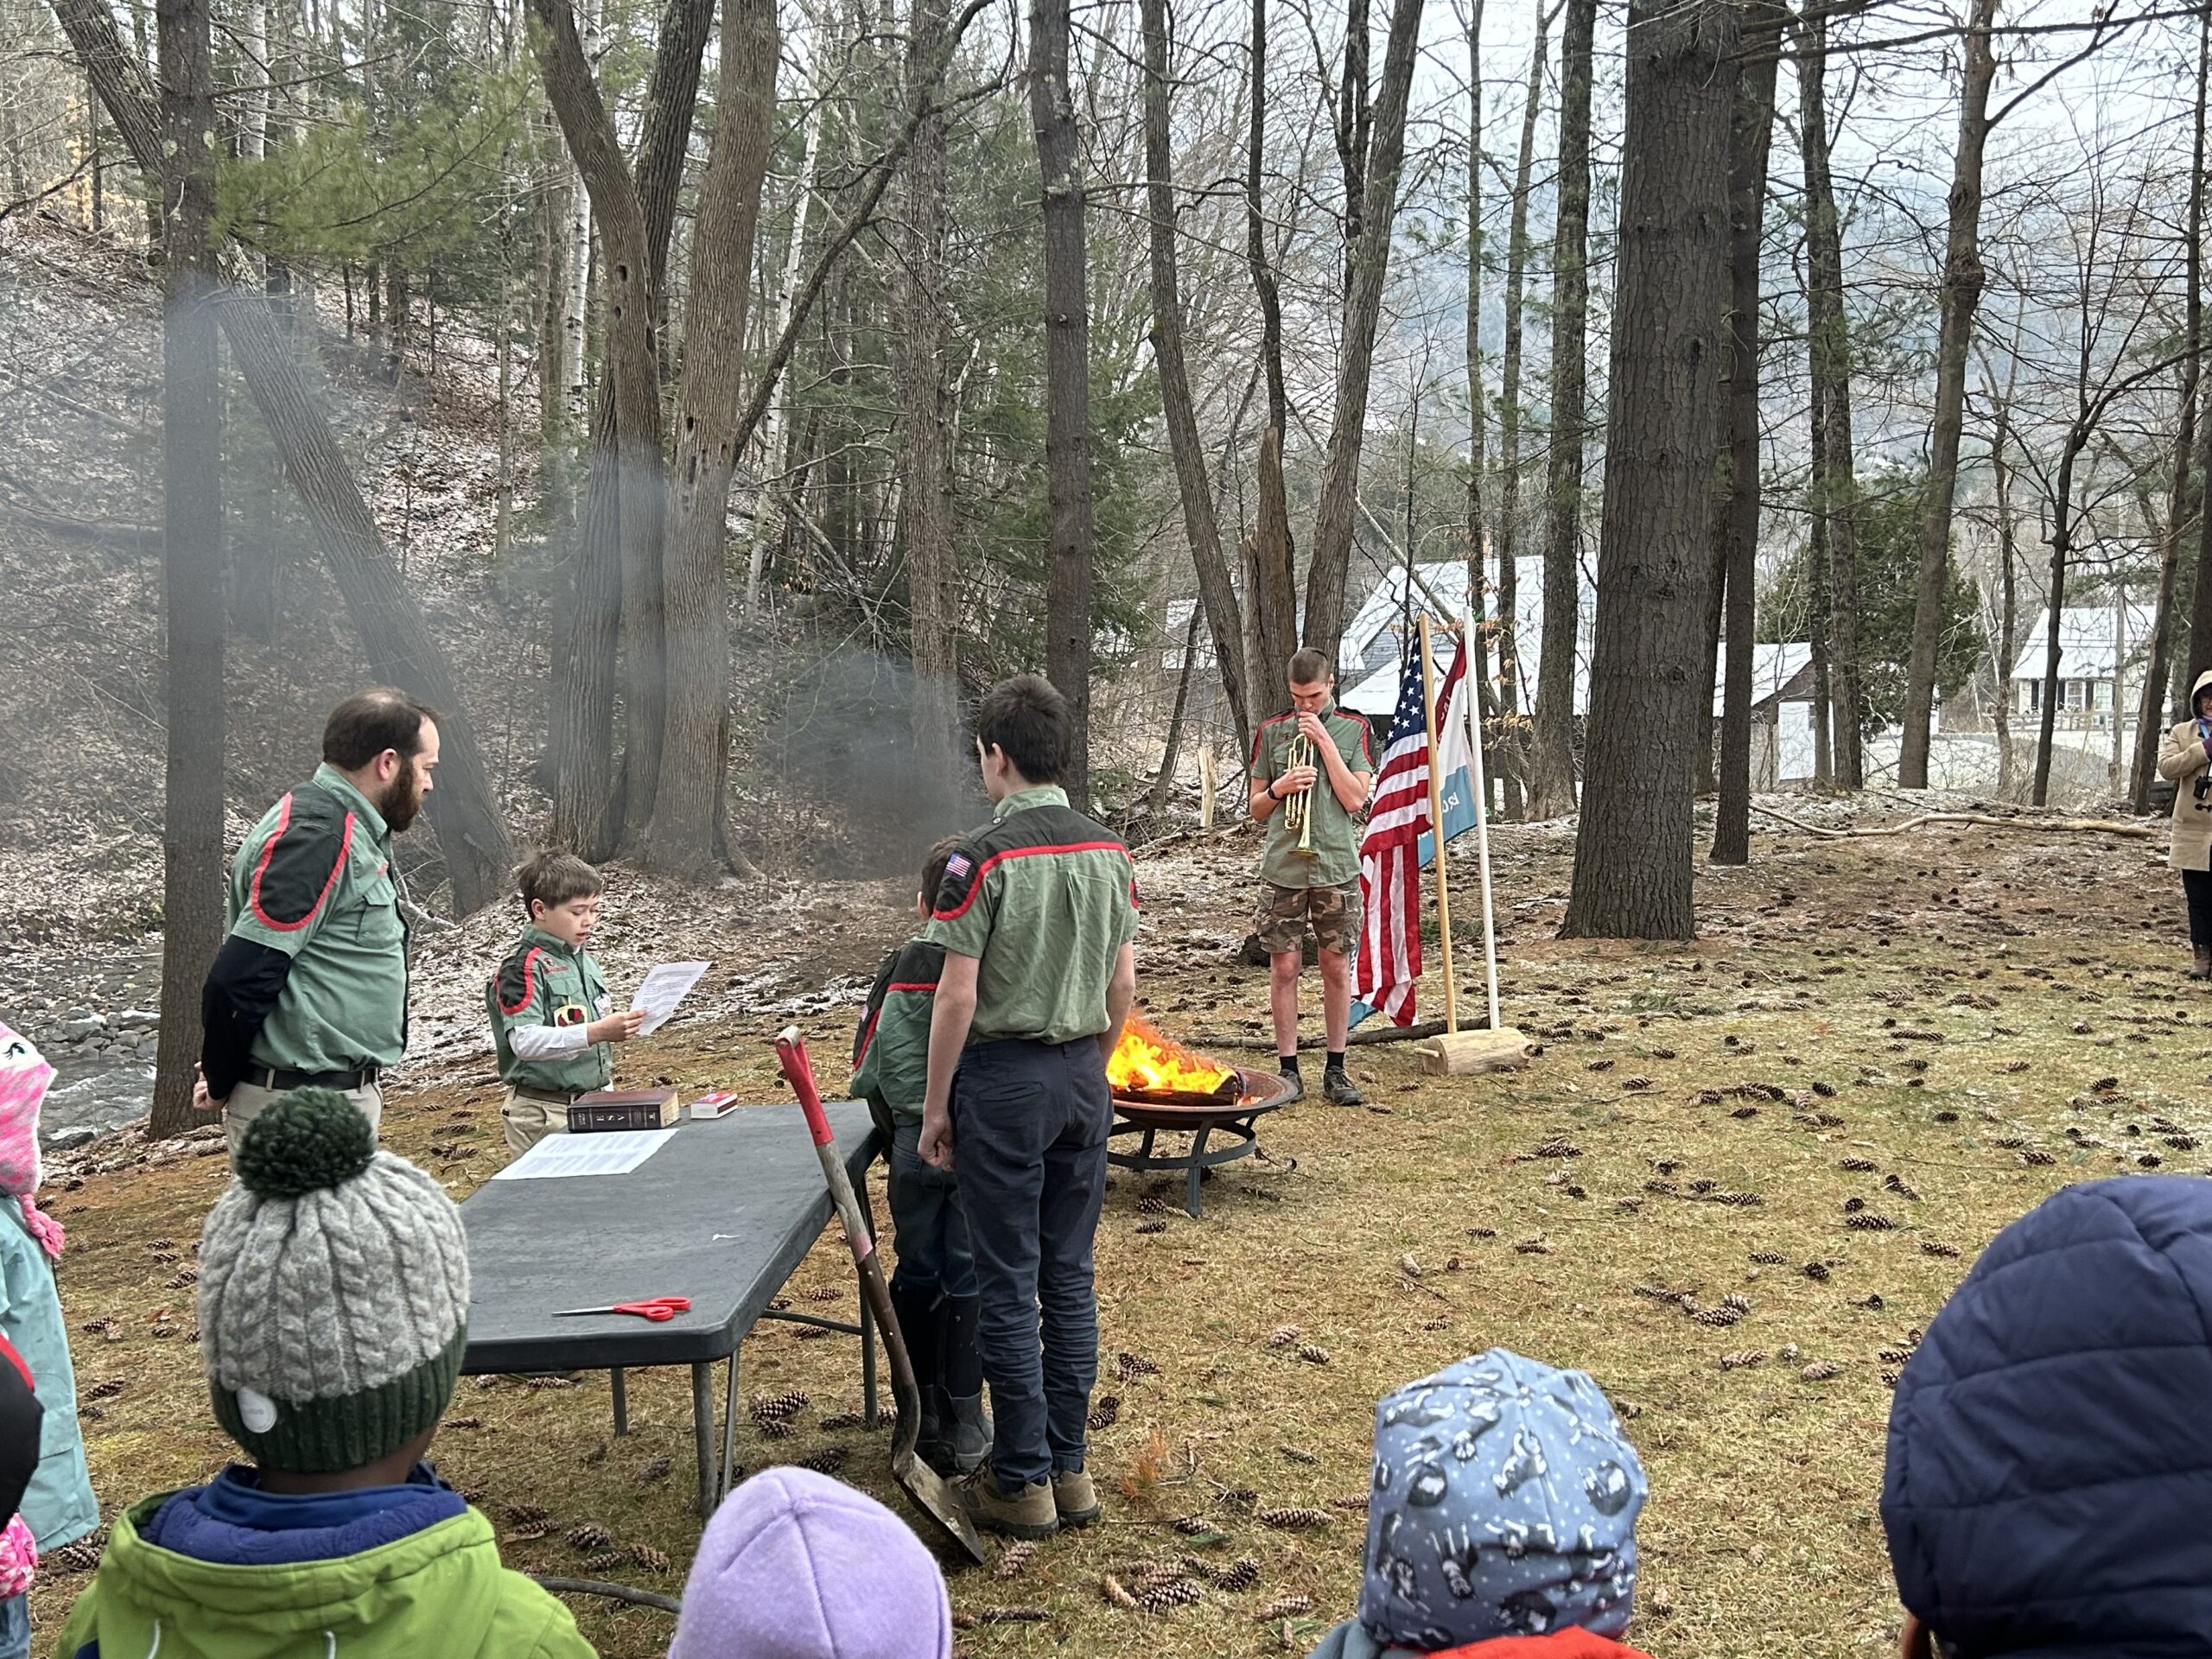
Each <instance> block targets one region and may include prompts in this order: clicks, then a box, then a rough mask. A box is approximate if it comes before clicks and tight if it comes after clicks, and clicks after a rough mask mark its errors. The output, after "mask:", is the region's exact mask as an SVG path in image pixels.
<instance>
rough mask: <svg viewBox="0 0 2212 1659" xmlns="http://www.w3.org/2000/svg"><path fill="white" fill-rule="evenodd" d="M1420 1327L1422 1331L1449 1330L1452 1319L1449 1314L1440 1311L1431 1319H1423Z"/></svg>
mask: <svg viewBox="0 0 2212 1659" xmlns="http://www.w3.org/2000/svg"><path fill="white" fill-rule="evenodd" d="M1451 1328H1452V1320H1451V1318H1450V1316H1449V1315H1446V1314H1443V1313H1440V1314H1438V1315H1437V1316H1436V1317H1435V1318H1434V1319H1423V1320H1422V1321H1421V1329H1422V1330H1424V1331H1449V1330H1450V1329H1451Z"/></svg>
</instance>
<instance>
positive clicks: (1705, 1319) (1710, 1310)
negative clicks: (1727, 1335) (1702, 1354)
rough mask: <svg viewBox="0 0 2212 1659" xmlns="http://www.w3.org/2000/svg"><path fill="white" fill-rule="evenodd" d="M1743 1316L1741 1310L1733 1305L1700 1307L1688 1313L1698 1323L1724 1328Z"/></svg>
mask: <svg viewBox="0 0 2212 1659" xmlns="http://www.w3.org/2000/svg"><path fill="white" fill-rule="evenodd" d="M1743 1317H1744V1315H1743V1312H1742V1310H1740V1309H1738V1308H1733V1307H1701V1308H1700V1309H1698V1311H1697V1312H1696V1313H1693V1314H1691V1315H1690V1318H1692V1319H1695V1320H1696V1321H1697V1322H1698V1323H1699V1324H1700V1325H1714V1326H1718V1327H1719V1328H1720V1329H1723V1330H1726V1328H1727V1327H1728V1326H1730V1325H1734V1324H1735V1323H1736V1322H1737V1321H1738V1320H1739V1319H1742V1318H1743Z"/></svg>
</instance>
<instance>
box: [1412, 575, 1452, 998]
mask: <svg viewBox="0 0 2212 1659" xmlns="http://www.w3.org/2000/svg"><path fill="white" fill-rule="evenodd" d="M1421 703H1422V705H1423V710H1422V711H1423V713H1424V714H1425V715H1427V720H1428V836H1429V842H1430V844H1431V845H1432V846H1433V847H1434V848H1435V849H1436V855H1435V859H1434V863H1435V865H1436V931H1437V932H1438V934H1439V935H1440V938H1441V940H1442V943H1443V946H1444V1030H1445V1033H1446V1035H1450V1034H1452V1033H1456V1032H1457V1031H1458V1030H1459V979H1458V977H1457V976H1456V975H1455V973H1454V972H1453V969H1452V879H1451V877H1450V876H1448V875H1446V874H1445V870H1444V784H1443V779H1442V778H1441V777H1440V772H1441V771H1442V768H1441V767H1440V766H1439V765H1438V764H1437V762H1438V760H1439V758H1440V757H1439V755H1438V753H1437V747H1436V658H1435V655H1434V653H1433V652H1431V651H1430V650H1429V630H1428V613H1427V611H1423V612H1422V613H1421Z"/></svg>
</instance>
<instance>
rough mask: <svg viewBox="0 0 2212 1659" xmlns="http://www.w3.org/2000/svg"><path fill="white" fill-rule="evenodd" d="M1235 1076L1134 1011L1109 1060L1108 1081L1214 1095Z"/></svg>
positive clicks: (1146, 1088) (1113, 1084) (1152, 1090)
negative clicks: (1159, 1030) (1164, 1034)
mask: <svg viewBox="0 0 2212 1659" xmlns="http://www.w3.org/2000/svg"><path fill="white" fill-rule="evenodd" d="M1235 1075H1236V1074H1235V1073H1234V1072H1233V1071H1231V1070H1230V1068H1229V1067H1228V1066H1225V1065H1217V1064H1215V1063H1214V1062H1213V1061H1211V1060H1210V1059H1208V1058H1206V1057H1205V1055H1203V1054H1200V1053H1198V1052H1194V1051H1193V1050H1191V1049H1187V1048H1185V1047H1184V1046H1182V1045H1181V1044H1180V1043H1178V1042H1175V1041H1173V1040H1172V1039H1168V1038H1166V1037H1163V1036H1161V1035H1160V1033H1158V1032H1157V1031H1155V1030H1154V1029H1153V1028H1152V1027H1151V1026H1150V1025H1149V1024H1148V1023H1147V1021H1146V1020H1145V1019H1144V1017H1143V1016H1142V1015H1141V1014H1135V1013H1134V1012H1133V1013H1131V1014H1130V1015H1129V1019H1128V1024H1127V1025H1125V1026H1123V1027H1122V1040H1121V1041H1120V1042H1119V1043H1117V1044H1116V1045H1115V1047H1114V1052H1113V1056H1112V1058H1109V1060H1108V1061H1107V1062H1106V1081H1107V1083H1108V1084H1109V1086H1111V1087H1112V1088H1114V1089H1116V1090H1123V1091H1126V1090H1143V1091H1145V1092H1147V1093H1151V1094H1168V1093H1178V1094H1179V1093H1185V1092H1188V1093H1190V1094H1194V1095H1210V1094H1212V1093H1214V1092H1215V1091H1216V1090H1218V1089H1220V1088H1221V1086H1222V1085H1223V1084H1225V1083H1228V1082H1229V1081H1230V1079H1231V1078H1232V1077H1234V1076H1235Z"/></svg>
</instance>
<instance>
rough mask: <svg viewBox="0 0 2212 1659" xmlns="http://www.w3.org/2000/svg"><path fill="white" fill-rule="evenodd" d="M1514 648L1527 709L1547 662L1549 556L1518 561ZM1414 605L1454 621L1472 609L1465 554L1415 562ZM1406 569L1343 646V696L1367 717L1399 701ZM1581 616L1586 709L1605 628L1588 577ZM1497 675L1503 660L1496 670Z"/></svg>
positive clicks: (1371, 599) (1578, 702) (1580, 683)
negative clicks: (1596, 646) (1597, 642)
mask: <svg viewBox="0 0 2212 1659" xmlns="http://www.w3.org/2000/svg"><path fill="white" fill-rule="evenodd" d="M1513 568H1514V573H1515V575H1516V589H1515V593H1514V602H1513V613H1514V630H1513V631H1514V647H1515V649H1516V652H1518V654H1519V658H1520V665H1521V676H1520V677H1521V683H1522V686H1523V687H1524V688H1526V692H1525V694H1524V695H1523V696H1522V708H1524V709H1525V708H1526V707H1527V706H1528V700H1529V696H1533V695H1534V693H1535V684H1536V671H1537V669H1538V667H1539V665H1540V664H1541V662H1542V660H1543V645H1544V642H1543V621H1544V560H1543V556H1542V555H1541V554H1536V553H1531V554H1524V555H1522V556H1521V557H1519V558H1516V560H1515V561H1514V562H1513ZM1414 569H1415V571H1416V573H1417V580H1416V581H1415V582H1414V608H1415V609H1426V610H1427V611H1428V612H1430V613H1431V614H1434V613H1437V612H1439V611H1442V612H1443V613H1445V614H1446V615H1447V616H1449V617H1450V618H1451V619H1452V620H1455V621H1456V620H1461V619H1463V618H1464V617H1465V612H1466V594H1467V566H1466V563H1465V561H1464V560H1460V559H1446V560H1438V561H1435V562H1433V563H1421V564H1419V565H1416V566H1415V567H1414ZM1405 589H1406V570H1405V567H1404V566H1403V565H1395V566H1393V567H1391V568H1390V569H1389V570H1387V571H1385V572H1384V573H1383V579H1382V580H1381V582H1378V583H1377V584H1376V588H1375V591H1374V592H1373V593H1371V594H1369V595H1368V596H1367V598H1366V601H1364V602H1363V604H1362V605H1361V606H1360V607H1359V609H1358V611H1357V613H1354V615H1353V617H1352V620H1351V624H1350V626H1347V627H1346V628H1345V629H1344V641H1343V643H1342V645H1339V646H1338V652H1337V679H1338V688H1337V701H1338V702H1340V703H1342V704H1343V705H1344V707H1345V708H1347V709H1354V710H1356V711H1357V712H1358V713H1360V714H1363V715H1380V716H1383V717H1384V718H1388V717H1389V715H1390V714H1391V712H1392V711H1393V710H1394V709H1395V708H1396V707H1397V702H1398V662H1399V658H1400V657H1401V655H1402V649H1403V647H1402V640H1401V639H1400V628H1401V625H1402V618H1403V616H1404V614H1405V610H1406V602H1405ZM1580 612H1581V614H1580V617H1579V619H1578V620H1577V622H1576V625H1575V645H1576V648H1575V664H1574V708H1575V712H1576V713H1578V714H1580V713H1581V712H1583V711H1584V710H1586V709H1587V708H1588V707H1589V703H1590V646H1591V641H1592V637H1593V636H1594V635H1595V633H1596V632H1597V594H1596V593H1595V592H1594V591H1593V590H1592V588H1591V587H1590V584H1589V582H1587V581H1585V582H1582V584H1581V605H1580ZM1491 672H1492V673H1493V674H1495V673H1497V660H1496V658H1492V659H1491Z"/></svg>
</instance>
